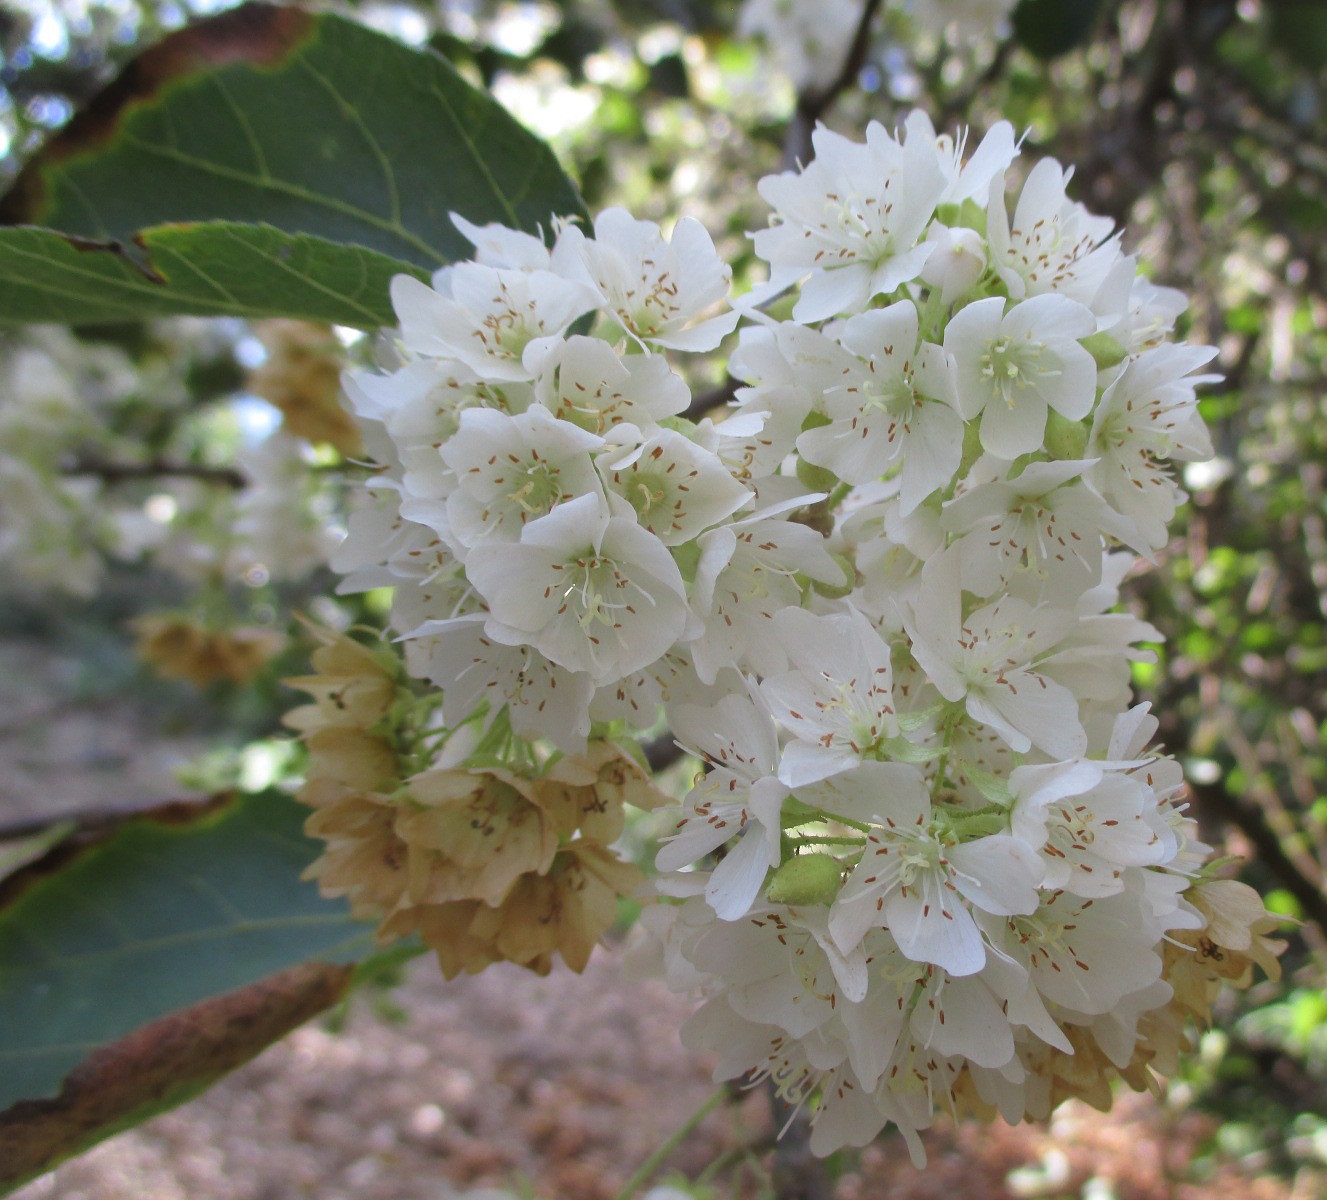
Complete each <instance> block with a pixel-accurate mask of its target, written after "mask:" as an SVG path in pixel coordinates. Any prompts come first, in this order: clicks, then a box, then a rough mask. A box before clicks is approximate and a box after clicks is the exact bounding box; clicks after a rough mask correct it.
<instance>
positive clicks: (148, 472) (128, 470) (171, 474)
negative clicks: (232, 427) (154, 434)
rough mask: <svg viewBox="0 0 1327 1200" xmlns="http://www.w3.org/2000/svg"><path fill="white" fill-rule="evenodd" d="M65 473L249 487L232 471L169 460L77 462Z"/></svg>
mask: <svg viewBox="0 0 1327 1200" xmlns="http://www.w3.org/2000/svg"><path fill="white" fill-rule="evenodd" d="M62 472H63V474H65V475H91V476H93V477H95V478H97V479H100V480H101V481H102V482H103V483H127V482H128V481H130V480H134V479H159V478H177V479H197V480H200V481H201V482H203V483H215V484H218V485H219V486H221V487H228V488H234V489H235V490H237V491H238V490H239V489H240V488H245V487H248V486H249V481H248V480H247V479H246V478H245V477H244V476H243V475H242V474H241V473H240V472H239V471H237V470H235V469H234V468H233V467H208V466H203V465H202V464H200V463H182V462H173V461H171V460H169V459H164V458H154V459H149V460H148V461H147V462H141V463H117V462H107V461H105V460H103V459H97V458H77V459H74V460H72V461H71V462H69V463H67V464H66V465H65V466H64V467H63V468H62Z"/></svg>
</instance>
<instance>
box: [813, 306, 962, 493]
mask: <svg viewBox="0 0 1327 1200" xmlns="http://www.w3.org/2000/svg"><path fill="white" fill-rule="evenodd" d="M838 343H839V345H840V346H842V350H839V349H838V348H837V347H833V343H830V346H831V347H833V349H830V350H829V357H830V362H829V364H828V366H829V367H830V370H829V371H828V372H824V371H822V372H821V375H822V378H823V377H824V376H825V375H828V378H825V380H824V383H823V384H822V387H823V394H824V401H823V407H824V411H825V415H826V416H828V417H829V419H830V423H829V424H828V425H820V426H817V427H815V428H813V429H808V430H807V431H806V432H805V433H803V434H802V435H801V436H800V437H799V438H798V439H797V449H798V451H799V452H800V453H801V455H802V457H803V458H805V459H806V460H807V462H810V463H814V464H815V465H817V466H822V467H828V468H829V469H830V470H831V471H833V472H834V473H835V474H836V475H838V476H839V477H840V478H841V479H843V480H844V481H845V482H847V483H853V484H861V483H869V482H870V481H871V480H872V479H878V478H879V477H880V476H881V475H883V474H884V473H885V472H886V471H887V470H889V469H890V468H891V467H892V466H894V465H895V463H896V462H897V463H898V464H899V466H900V481H899V497H900V500H901V501H902V506H903V508H902V512H903V515H904V516H906V515H907V514H908V513H909V512H911V511H912V510H913V509H914V508H916V507H917V505H918V504H920V503H921V502H922V501H923V500H924V499H926V497H927V496H929V495H930V494H931V493H932V492H935V491H937V490H939V489H941V488H944V487H948V485H949V483H950V482H951V480H952V479H953V476H954V472H955V471H957V470H958V466H959V462H960V460H961V458H962V454H963V421H962V419H961V418H960V417H959V415H958V413H957V412H956V411H955V407H956V405H957V403H958V395H957V392H956V389H955V378H954V364H953V361H952V360H951V359H950V357H949V355H948V354H946V353H945V351H944V350H942V349H941V348H940V347H939V346H934V345H931V344H930V343H929V342H922V343H921V344H920V345H919V344H918V341H917V308H916V306H915V305H914V304H913V303H912V301H911V300H900V301H899V302H898V303H897V304H891V305H890V306H889V307H888V308H883V309H873V310H872V311H870V312H866V313H862V314H861V315H860V316H856V317H851V318H849V319H848V320H847V321H845V322H844V323H843V325H842V326H841V327H840V328H839V330H838ZM827 349H828V348H827Z"/></svg>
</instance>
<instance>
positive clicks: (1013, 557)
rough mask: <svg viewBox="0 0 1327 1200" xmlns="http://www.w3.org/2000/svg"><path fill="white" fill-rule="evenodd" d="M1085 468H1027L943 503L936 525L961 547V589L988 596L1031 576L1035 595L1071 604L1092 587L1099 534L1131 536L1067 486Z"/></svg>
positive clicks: (1099, 505)
mask: <svg viewBox="0 0 1327 1200" xmlns="http://www.w3.org/2000/svg"><path fill="white" fill-rule="evenodd" d="M981 465H982V464H978V467H977V468H974V472H973V473H974V474H976V473H977V470H978V469H979V468H980V467H981ZM989 465H990V466H992V467H995V466H1001V467H1002V466H1004V464H1002V463H1001V464H989ZM1091 466H1092V462H1091V460H1074V459H1065V460H1062V461H1058V462H1045V463H1029V464H1028V465H1027V466H1026V467H1024V468H1023V470H1022V471H1021V472H1020V473H1019V474H1018V475H1016V476H1015V477H1014V478H1013V479H1004V478H995V479H988V480H986V481H985V482H982V483H979V484H977V485H976V486H974V487H970V488H968V489H967V490H965V491H964V492H963V494H962V495H960V496H958V497H957V498H955V499H954V500H952V501H950V502H949V503H948V504H946V505H945V508H944V515H943V516H942V517H941V521H940V523H941V526H942V527H943V528H944V529H945V530H947V531H948V532H950V533H953V534H956V535H959V537H960V544H961V545H962V546H963V547H964V553H963V554H962V556H961V557H962V572H961V575H960V579H961V582H962V585H963V587H964V588H965V589H966V590H967V591H970V592H973V593H975V594H976V595H978V596H991V595H994V594H995V593H996V592H997V591H1000V590H1003V589H1008V588H1009V587H1010V586H1012V585H1013V584H1014V583H1015V582H1017V581H1020V580H1021V578H1022V577H1024V576H1031V577H1033V578H1035V579H1036V580H1037V581H1038V584H1039V587H1038V589H1037V594H1038V595H1039V596H1041V597H1042V598H1044V599H1048V600H1052V601H1055V602H1057V603H1066V604H1072V603H1073V601H1074V600H1075V599H1077V597H1078V596H1079V595H1080V594H1082V593H1083V592H1084V591H1086V590H1087V589H1088V588H1090V587H1092V586H1094V585H1095V584H1096V583H1097V582H1099V581H1100V579H1101V556H1102V550H1103V541H1102V533H1103V532H1107V533H1111V534H1113V535H1114V536H1116V537H1118V538H1121V539H1123V540H1132V539H1133V538H1136V536H1137V535H1136V531H1135V530H1134V529H1133V526H1132V525H1130V523H1129V522H1128V521H1125V520H1122V519H1121V518H1120V516H1119V514H1117V513H1116V512H1115V511H1114V510H1113V509H1111V507H1110V506H1109V505H1108V504H1106V502H1105V501H1104V500H1102V498H1101V497H1100V496H1099V495H1097V494H1096V493H1095V492H1093V491H1091V490H1089V489H1088V488H1087V487H1085V486H1084V485H1083V484H1081V483H1076V482H1074V481H1075V480H1077V479H1078V478H1079V477H1080V476H1081V475H1082V474H1083V473H1084V471H1086V470H1087V469H1088V468H1089V467H1091Z"/></svg>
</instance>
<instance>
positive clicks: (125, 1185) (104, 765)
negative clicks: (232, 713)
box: [0, 640, 1327, 1200]
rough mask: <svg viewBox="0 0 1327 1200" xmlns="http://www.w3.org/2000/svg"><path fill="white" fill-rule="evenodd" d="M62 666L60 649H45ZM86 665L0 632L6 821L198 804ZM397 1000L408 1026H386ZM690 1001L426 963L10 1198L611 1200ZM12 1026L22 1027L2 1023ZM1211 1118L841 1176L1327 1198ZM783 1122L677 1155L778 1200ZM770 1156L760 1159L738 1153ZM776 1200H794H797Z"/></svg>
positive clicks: (600, 961) (1026, 1134)
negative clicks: (1238, 1155) (720, 1161)
mask: <svg viewBox="0 0 1327 1200" xmlns="http://www.w3.org/2000/svg"><path fill="white" fill-rule="evenodd" d="M43 649H44V650H45V654H46V655H47V656H49V650H48V649H45V648H43ZM77 671H78V664H77V663H76V662H75V661H73V660H72V659H71V660H70V661H68V662H64V661H62V660H59V659H58V658H51V657H45V658H43V655H42V651H41V650H38V648H37V647H35V646H33V645H31V644H29V643H15V642H11V641H4V640H0V823H5V822H6V821H7V822H9V823H13V822H15V821H16V820H18V821H21V820H23V819H27V818H31V817H36V816H39V815H45V816H53V815H58V814H59V813H62V812H65V811H88V810H97V809H106V808H121V807H137V806H139V805H142V804H145V803H149V802H152V801H154V800H158V799H162V798H166V797H173V796H177V795H179V789H178V787H176V785H175V784H174V783H173V780H172V776H171V772H172V769H173V768H174V767H175V766H176V765H178V764H179V763H180V762H181V761H183V760H184V759H185V758H187V756H188V755H189V754H190V753H192V752H194V751H196V749H197V748H198V746H199V745H200V743H198V742H197V741H196V740H194V739H188V738H182V739H177V740H175V741H169V740H164V739H160V738H157V737H155V736H149V735H148V734H147V733H146V732H145V729H144V724H143V722H142V720H141V719H139V718H138V717H136V716H135V714H134V713H133V711H132V710H131V709H128V708H126V707H124V706H123V705H119V704H118V703H115V702H110V701H106V700H104V699H102V700H100V701H99V702H98V700H97V699H96V698H95V697H94V698H93V699H91V700H89V699H88V698H87V697H86V696H82V697H80V691H79V680H78V677H77ZM389 1006H391V1007H392V1008H394V1009H395V1012H396V1016H395V1017H394V1018H391V1017H389V1016H387V1015H385V1010H386V1009H387V1008H388V1007H389ZM688 1011H689V1005H688V1003H687V1001H686V1000H684V999H682V998H680V997H677V996H674V995H672V994H670V993H669V992H668V991H667V990H666V989H665V988H664V987H663V985H662V984H660V983H658V982H657V981H641V980H635V979H631V978H628V977H627V975H626V973H625V972H624V970H623V968H622V966H621V962H620V960H619V958H617V957H615V956H614V955H613V954H611V953H601V954H600V955H598V956H596V958H595V960H594V961H593V962H592V963H591V965H590V967H589V969H588V970H587V971H586V973H585V974H584V975H581V976H576V975H573V974H571V973H570V972H568V971H565V970H557V971H555V972H554V973H553V974H552V975H551V976H549V977H548V978H544V979H541V978H539V977H537V976H534V975H531V974H529V973H527V972H524V971H521V970H519V969H517V968H514V967H499V968H495V969H491V970H490V971H488V972H486V973H484V974H483V975H481V976H478V977H473V978H471V977H466V978H462V979H459V980H456V981H453V982H450V983H448V982H445V981H443V980H442V978H441V977H440V976H439V974H438V972H437V969H436V967H435V966H434V964H433V963H432V961H431V960H429V959H421V960H418V961H417V962H415V963H414V964H412V965H411V967H410V968H409V970H408V972H407V977H406V980H405V982H404V984H403V985H402V986H401V987H400V988H399V989H397V990H395V991H394V992H391V993H388V994H383V995H378V996H376V997H375V995H374V994H373V993H365V992H361V993H360V994H359V995H358V996H357V997H356V999H355V1000H354V1002H353V1005H352V1008H351V1011H350V1013H349V1015H348V1019H346V1020H345V1021H344V1022H342V1023H340V1024H337V1023H335V1022H329V1021H322V1022H315V1023H313V1024H310V1025H307V1026H305V1027H304V1028H302V1029H300V1030H298V1031H296V1032H295V1033H294V1034H293V1035H292V1036H291V1037H289V1038H287V1039H286V1040H285V1041H284V1042H283V1043H281V1044H280V1045H278V1046H275V1047H273V1048H271V1049H270V1050H268V1051H267V1052H266V1053H264V1054H263V1055H261V1056H260V1057H259V1058H257V1059H255V1060H254V1061H253V1062H252V1063H250V1064H249V1065H248V1066H247V1067H245V1068H243V1069H242V1070H240V1071H237V1072H236V1073H235V1074H234V1075H232V1076H230V1077H229V1078H228V1079H227V1080H225V1081H223V1082H222V1083H221V1084H220V1085H218V1086H217V1087H215V1088H213V1089H212V1090H211V1091H210V1092H208V1093H206V1094H205V1095H203V1096H201V1097H200V1098H198V1099H196V1100H195V1101H193V1102H192V1103H190V1104H188V1105H186V1106H184V1107H182V1108H180V1109H177V1110H175V1111H174V1112H171V1113H167V1114H165V1115H163V1116H161V1117H158V1118H157V1119H155V1120H153V1121H151V1122H149V1123H147V1124H146V1125H143V1126H141V1127H139V1128H138V1129H135V1130H133V1131H131V1132H128V1133H125V1134H121V1135H120V1136H118V1137H116V1138H113V1139H111V1140H110V1141H108V1142H105V1143H103V1144H102V1145H101V1146H98V1147H96V1148H95V1149H93V1150H92V1151H91V1152H89V1153H88V1154H85V1155H83V1156H82V1157H80V1158H78V1159H76V1160H73V1161H71V1162H69V1163H67V1164H66V1165H64V1166H62V1167H60V1168H58V1169H57V1170H56V1171H54V1172H53V1173H51V1174H50V1175H48V1176H45V1177H43V1178H42V1179H40V1180H38V1181H36V1182H34V1183H32V1184H30V1185H28V1186H27V1187H26V1188H24V1189H22V1190H20V1191H19V1192H17V1193H15V1200H301V1198H305V1197H308V1198H316V1200H480V1197H481V1196H482V1197H485V1200H496V1198H495V1197H494V1196H493V1193H487V1195H485V1192H484V1189H488V1188H497V1187H509V1188H514V1189H517V1190H516V1191H515V1192H514V1193H512V1194H514V1195H520V1194H521V1193H520V1191H519V1189H520V1188H521V1187H522V1186H526V1187H528V1188H529V1192H528V1193H527V1194H531V1195H533V1196H536V1197H538V1198H539V1200H613V1198H614V1197H615V1196H616V1195H617V1192H618V1190H619V1189H620V1187H621V1186H622V1184H623V1183H624V1182H625V1181H626V1179H627V1177H628V1176H629V1175H630V1173H631V1171H632V1170H633V1169H634V1168H635V1166H636V1165H637V1164H638V1163H640V1162H641V1161H643V1160H644V1159H645V1158H646V1156H647V1155H648V1154H649V1153H650V1152H651V1151H652V1150H653V1149H654V1148H655V1147H656V1146H657V1145H659V1144H660V1143H661V1142H662V1141H663V1139H664V1138H666V1137H667V1136H668V1134H669V1133H670V1132H671V1131H672V1130H674V1129H676V1128H677V1127H678V1126H679V1125H681V1124H682V1123H683V1122H684V1121H685V1120H686V1119H687V1117H688V1116H689V1115H690V1114H691V1113H693V1112H694V1111H695V1110H696V1109H697V1108H698V1107H699V1106H700V1105H701V1104H702V1103H703V1102H704V1100H705V1098H706V1097H707V1096H709V1095H710V1094H711V1093H712V1091H713V1085H712V1083H711V1082H710V1080H709V1074H708V1065H707V1064H706V1063H705V1062H703V1061H701V1060H700V1059H699V1058H698V1057H697V1056H695V1055H693V1054H692V1053H690V1052H689V1051H687V1050H685V1049H684V1048H683V1047H682V1045H681V1043H680V1041H679V1040H678V1033H677V1030H678V1026H679V1025H680V1024H681V1022H682V1020H683V1019H684V1018H685V1016H686V1014H687V1012H688ZM6 1033H8V1031H6ZM1215 1129H1216V1125H1215V1122H1214V1121H1213V1120H1212V1119H1210V1118H1207V1117H1204V1116H1202V1115H1200V1114H1198V1113H1195V1112H1192V1111H1186V1110H1185V1109H1184V1108H1183V1107H1182V1106H1180V1105H1174V1106H1171V1105H1167V1104H1165V1103H1159V1102H1157V1101H1154V1100H1153V1099H1151V1098H1148V1097H1138V1096H1132V1095H1125V1096H1122V1097H1121V1099H1120V1101H1119V1103H1118V1104H1117V1106H1116V1109H1115V1111H1114V1112H1113V1113H1112V1114H1111V1115H1109V1116H1108V1117H1103V1116H1102V1115H1100V1114H1097V1113H1094V1112H1091V1111H1090V1110H1087V1109H1085V1108H1082V1107H1081V1106H1076V1105H1068V1106H1065V1107H1064V1108H1063V1109H1062V1110H1061V1111H1060V1113H1059V1114H1057V1116H1056V1118H1055V1120H1054V1122H1053V1123H1052V1125H1051V1127H1050V1129H1045V1128H1040V1127H1035V1126H1021V1127H1018V1128H1009V1127H1007V1126H1003V1125H999V1126H995V1127H990V1128H986V1127H978V1126H975V1125H964V1126H961V1127H959V1128H952V1127H941V1128H937V1129H936V1130H934V1131H933V1132H932V1133H931V1134H929V1135H928V1137H927V1139H926V1140H927V1146H928V1150H929V1153H930V1157H931V1165H930V1167H928V1168H927V1170H926V1171H924V1172H918V1171H915V1170H914V1169H913V1168H912V1167H911V1166H910V1165H909V1163H908V1159H907V1155H906V1153H905V1152H904V1150H903V1147H902V1145H901V1143H900V1142H899V1141H898V1139H897V1138H894V1139H889V1138H886V1139H885V1140H883V1141H881V1142H880V1143H879V1144H877V1145H875V1146H872V1147H870V1148H868V1149H867V1150H866V1151H864V1152H863V1153H862V1154H861V1155H860V1156H855V1157H853V1158H852V1159H851V1160H849V1161H846V1162H844V1163H840V1164H837V1166H838V1178H837V1181H836V1182H835V1183H834V1184H833V1186H832V1195H833V1197H834V1200H886V1198H888V1200H956V1198H961V1200H985V1198H987V1197H990V1198H992V1200H1003V1198H1005V1197H1011V1198H1013V1197H1038V1196H1040V1197H1047V1198H1061V1197H1082V1198H1083V1200H1216V1198H1218V1197H1219V1198H1222V1200H1226V1198H1239V1200H1244V1198H1247V1200H1318V1198H1327V1181H1325V1178H1324V1176H1323V1175H1321V1174H1318V1173H1311V1172H1310V1171H1309V1170H1308V1169H1304V1170H1302V1171H1301V1172H1300V1176H1299V1177H1298V1179H1297V1180H1295V1181H1293V1183H1292V1182H1287V1181H1285V1180H1280V1179H1276V1178H1272V1177H1265V1176H1259V1175H1257V1174H1256V1172H1257V1170H1259V1169H1261V1167H1262V1166H1263V1164H1260V1163H1259V1162H1257V1161H1256V1159H1255V1160H1245V1161H1244V1163H1243V1164H1237V1163H1235V1162H1232V1161H1229V1160H1222V1159H1220V1158H1219V1157H1217V1156H1214V1155H1212V1154H1211V1153H1210V1152H1209V1150H1208V1142H1209V1141H1210V1139H1211V1137H1212V1135H1213V1133H1214V1131H1215ZM771 1136H772V1122H771V1119H770V1116H769V1113H768V1108H767V1104H766V1098H765V1096H764V1095H763V1094H762V1093H761V1092H759V1091H755V1092H750V1093H747V1094H746V1095H745V1096H744V1097H743V1098H741V1099H740V1100H739V1101H738V1102H737V1103H735V1104H732V1105H729V1106H727V1107H725V1108H722V1109H720V1110H719V1111H717V1112H715V1113H713V1114H711V1115H710V1116H709V1117H708V1118H707V1119H706V1121H705V1122H704V1123H703V1124H702V1125H701V1127H700V1128H699V1130H698V1131H697V1133H696V1134H695V1135H693V1136H692V1137H691V1138H689V1139H687V1140H686V1142H685V1143H684V1144H683V1145H682V1146H681V1147H680V1148H679V1149H678V1150H677V1151H676V1152H675V1153H674V1154H673V1155H672V1157H670V1158H669V1159H668V1161H667V1162H666V1164H665V1171H667V1170H677V1171H680V1172H683V1173H685V1174H687V1175H688V1176H694V1175H696V1174H697V1173H699V1172H701V1171H703V1170H704V1169H705V1167H706V1166H707V1164H710V1163H711V1162H713V1161H714V1160H715V1159H716V1158H717V1157H719V1156H725V1155H726V1156H728V1159H729V1160H730V1161H732V1162H735V1163H737V1164H739V1166H738V1167H737V1169H735V1170H734V1171H730V1172H727V1173H725V1174H723V1175H720V1176H719V1177H718V1178H717V1179H716V1182H715V1192H714V1197H715V1200H719V1198H723V1200H727V1198H728V1197H732V1198H733V1200H739V1198H741V1200H747V1198H751V1197H756V1196H758V1195H760V1194H761V1192H760V1191H759V1173H758V1172H759V1170H760V1169H762V1168H761V1167H760V1164H761V1163H767V1162H768V1158H769V1155H768V1153H767V1152H766V1151H767V1148H768V1145H769V1143H770V1139H771ZM744 1146H751V1147H753V1148H754V1150H755V1153H753V1154H752V1155H750V1156H748V1158H750V1159H751V1160H752V1161H753V1162H754V1163H755V1164H756V1165H755V1166H751V1165H747V1166H742V1165H740V1164H742V1162H743V1155H742V1148H743V1147H744ZM781 1200H796V1197H792V1196H787V1197H782V1198H781Z"/></svg>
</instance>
